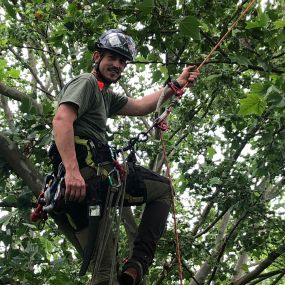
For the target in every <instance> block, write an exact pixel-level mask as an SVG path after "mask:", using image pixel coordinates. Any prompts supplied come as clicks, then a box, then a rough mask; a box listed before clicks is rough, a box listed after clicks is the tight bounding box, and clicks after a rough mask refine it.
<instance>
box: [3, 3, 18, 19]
mask: <svg viewBox="0 0 285 285" xmlns="http://www.w3.org/2000/svg"><path fill="white" fill-rule="evenodd" d="M2 2H3V4H4V6H5V8H6V10H7V13H8V14H9V15H10V16H11V17H12V18H14V19H16V12H15V10H14V7H13V5H11V4H10V3H9V2H8V1H7V0H2Z"/></svg>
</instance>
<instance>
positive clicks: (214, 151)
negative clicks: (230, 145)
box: [207, 147, 216, 159]
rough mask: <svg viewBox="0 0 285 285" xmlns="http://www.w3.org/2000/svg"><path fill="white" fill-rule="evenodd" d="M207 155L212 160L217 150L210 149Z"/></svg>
mask: <svg viewBox="0 0 285 285" xmlns="http://www.w3.org/2000/svg"><path fill="white" fill-rule="evenodd" d="M207 154H208V157H209V158H210V159H212V158H213V156H214V155H215V154H216V150H215V149H214V148H213V147H208V148H207Z"/></svg>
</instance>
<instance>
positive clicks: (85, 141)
mask: <svg viewBox="0 0 285 285" xmlns="http://www.w3.org/2000/svg"><path fill="white" fill-rule="evenodd" d="M74 142H75V143H76V144H79V145H83V146H85V147H86V149H87V156H86V158H85V163H86V164H87V165H88V166H90V167H92V168H94V169H96V170H97V171H99V173H98V174H101V175H102V176H105V177H108V176H109V172H108V171H107V170H106V169H104V168H103V167H98V165H96V163H95V161H94V160H93V155H92V149H94V150H96V147H95V144H94V143H93V141H92V140H88V139H83V138H80V137H79V136H74Z"/></svg>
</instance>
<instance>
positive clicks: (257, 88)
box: [250, 83, 267, 95]
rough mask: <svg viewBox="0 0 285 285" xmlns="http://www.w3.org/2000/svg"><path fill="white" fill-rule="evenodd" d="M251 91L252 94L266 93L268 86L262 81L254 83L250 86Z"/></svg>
mask: <svg viewBox="0 0 285 285" xmlns="http://www.w3.org/2000/svg"><path fill="white" fill-rule="evenodd" d="M250 91H251V92H250V93H251V94H257V95H265V94H266V91H267V89H266V87H265V86H264V84H261V83H254V84H252V85H251V86H250Z"/></svg>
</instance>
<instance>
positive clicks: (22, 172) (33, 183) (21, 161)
mask: <svg viewBox="0 0 285 285" xmlns="http://www.w3.org/2000/svg"><path fill="white" fill-rule="evenodd" d="M0 153H1V157H3V158H4V160H5V161H6V162H7V163H8V164H9V166H10V167H11V169H13V171H14V172H15V173H17V175H18V176H19V177H20V178H21V179H22V180H23V181H24V183H25V184H26V185H27V186H29V188H30V189H31V190H32V192H33V193H34V194H35V195H36V196H38V195H39V193H40V191H41V186H42V181H43V176H42V175H41V174H40V173H39V171H38V170H37V169H36V168H35V167H34V166H33V165H32V163H31V162H30V161H29V160H28V159H27V158H26V157H25V156H24V155H23V152H22V151H21V150H20V149H19V148H18V146H17V145H16V144H15V143H14V142H12V141H11V140H10V139H9V138H7V137H6V136H5V135H3V134H1V133H0Z"/></svg>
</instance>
